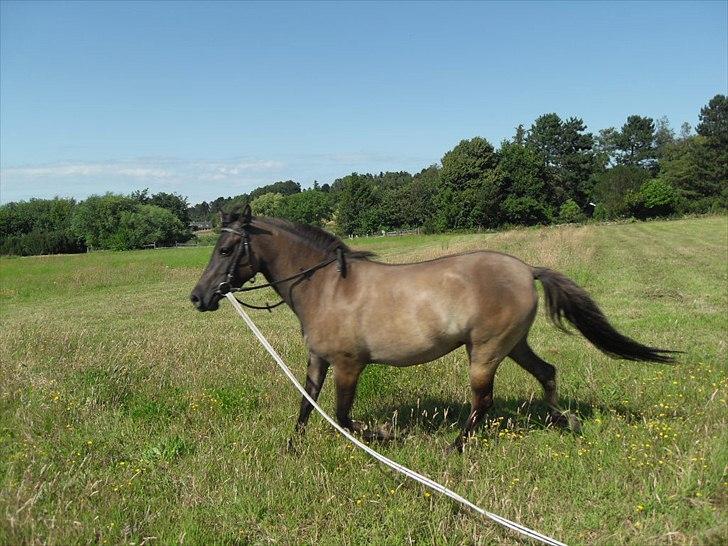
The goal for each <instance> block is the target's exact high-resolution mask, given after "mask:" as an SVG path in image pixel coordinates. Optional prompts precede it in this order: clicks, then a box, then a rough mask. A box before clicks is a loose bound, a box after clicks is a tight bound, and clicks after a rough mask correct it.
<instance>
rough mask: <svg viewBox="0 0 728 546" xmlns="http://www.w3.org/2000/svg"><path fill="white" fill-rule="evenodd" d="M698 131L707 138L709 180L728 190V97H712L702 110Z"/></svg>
mask: <svg viewBox="0 0 728 546" xmlns="http://www.w3.org/2000/svg"><path fill="white" fill-rule="evenodd" d="M696 131H697V133H698V135H700V136H701V137H703V138H704V139H705V141H704V142H705V152H706V153H705V154H704V160H705V161H706V163H705V165H706V176H707V180H708V181H709V183H710V184H711V185H713V186H716V187H720V188H722V189H723V191H724V192H728V189H726V186H728V97H726V96H725V95H716V96H714V97H713V98H712V99H710V102H708V104H707V105H706V106H704V107H703V108H702V109H701V110H700V123H698V126H697V127H696Z"/></svg>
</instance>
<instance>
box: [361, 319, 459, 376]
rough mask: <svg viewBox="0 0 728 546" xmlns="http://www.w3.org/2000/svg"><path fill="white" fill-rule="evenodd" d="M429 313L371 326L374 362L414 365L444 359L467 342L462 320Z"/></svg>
mask: <svg viewBox="0 0 728 546" xmlns="http://www.w3.org/2000/svg"><path fill="white" fill-rule="evenodd" d="M428 310H431V308H430V309H428ZM426 315H427V313H424V312H423V313H420V314H419V315H414V316H415V317H418V318H417V319H414V318H411V319H410V320H406V321H405V320H396V319H394V320H384V321H380V322H378V324H377V325H376V326H374V325H369V327H368V328H366V330H367V333H366V334H365V335H366V341H365V345H366V347H367V348H368V350H369V355H370V359H371V361H372V362H381V363H383V364H390V365H393V366H412V365H414V364H422V363H424V362H430V361H431V360H435V359H436V358H440V357H441V356H443V355H446V354H447V353H449V352H451V351H453V350H455V349H457V348H458V347H460V346H461V345H462V344H463V343H464V339H465V337H466V336H465V330H466V328H465V326H464V325H463V324H461V323H460V322H461V320H457V318H456V317H451V316H448V314H444V315H442V314H441V315H440V316H437V317H434V316H432V315H430V316H429V317H428V316H426ZM400 318H401V317H400ZM458 318H461V317H458Z"/></svg>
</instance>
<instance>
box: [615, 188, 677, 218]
mask: <svg viewBox="0 0 728 546" xmlns="http://www.w3.org/2000/svg"><path fill="white" fill-rule="evenodd" d="M679 201H680V196H679V194H678V191H677V190H676V189H675V188H673V187H672V186H671V185H670V184H668V183H667V182H665V181H664V180H660V179H659V178H654V179H652V180H648V181H647V182H645V183H644V184H642V186H641V187H640V189H639V191H638V192H633V193H631V194H629V196H628V198H627V203H628V207H629V210H630V212H631V213H632V214H634V216H635V217H637V218H640V219H645V218H656V217H659V216H670V215H671V214H674V213H675V212H676V211H677V208H678V204H679Z"/></svg>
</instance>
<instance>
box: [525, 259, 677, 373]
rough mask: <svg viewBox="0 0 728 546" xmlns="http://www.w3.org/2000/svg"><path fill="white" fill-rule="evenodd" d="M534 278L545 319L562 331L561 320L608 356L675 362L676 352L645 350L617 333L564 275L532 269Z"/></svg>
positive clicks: (577, 287)
mask: <svg viewBox="0 0 728 546" xmlns="http://www.w3.org/2000/svg"><path fill="white" fill-rule="evenodd" d="M533 277H534V278H535V279H538V280H540V281H541V284H543V290H544V293H545V294H546V313H547V316H548V317H549V319H550V320H551V322H553V323H554V325H556V326H557V327H558V328H560V329H561V330H563V331H565V332H566V331H568V330H567V329H566V327H565V326H564V319H566V320H568V321H569V322H570V323H571V324H573V325H574V326H576V328H577V330H579V331H580V332H581V333H582V335H583V336H584V337H585V338H587V339H588V340H589V341H591V342H592V343H593V344H594V345H595V346H596V347H597V348H598V349H599V350H600V351H602V352H604V353H606V354H608V355H609V356H613V357H617V358H624V359H627V360H650V361H652V362H673V361H674V360H675V359H674V358H673V357H672V356H670V353H676V352H679V351H668V350H666V349H657V348H656V347H647V346H646V345H642V344H641V343H637V342H636V341H635V340H633V339H630V338H628V337H627V336H623V335H622V334H620V333H619V332H617V330H615V329H614V327H613V326H612V325H611V324H609V321H608V320H607V317H605V316H604V313H602V311H601V310H600V309H599V307H598V306H597V304H596V303H595V302H594V300H593V299H591V297H589V294H587V293H586V291H585V290H584V289H583V288H581V287H580V286H578V285H577V284H576V283H575V282H574V281H572V280H571V279H569V278H568V277H567V276H565V275H562V274H561V273H559V272H557V271H553V270H551V269H547V268H545V267H534V268H533Z"/></svg>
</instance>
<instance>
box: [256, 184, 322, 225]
mask: <svg viewBox="0 0 728 546" xmlns="http://www.w3.org/2000/svg"><path fill="white" fill-rule="evenodd" d="M259 199H260V198H259ZM279 212H280V215H281V216H282V217H283V218H287V219H289V220H293V221H294V222H301V223H302V224H310V225H314V226H323V225H324V223H326V221H328V220H329V219H330V218H331V214H332V213H333V207H332V204H331V198H330V197H329V194H328V193H324V192H322V191H321V190H318V189H312V190H307V191H303V192H301V193H294V194H293V195H289V196H287V197H285V198H284V199H283V201H282V203H281V205H280V211H279Z"/></svg>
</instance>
